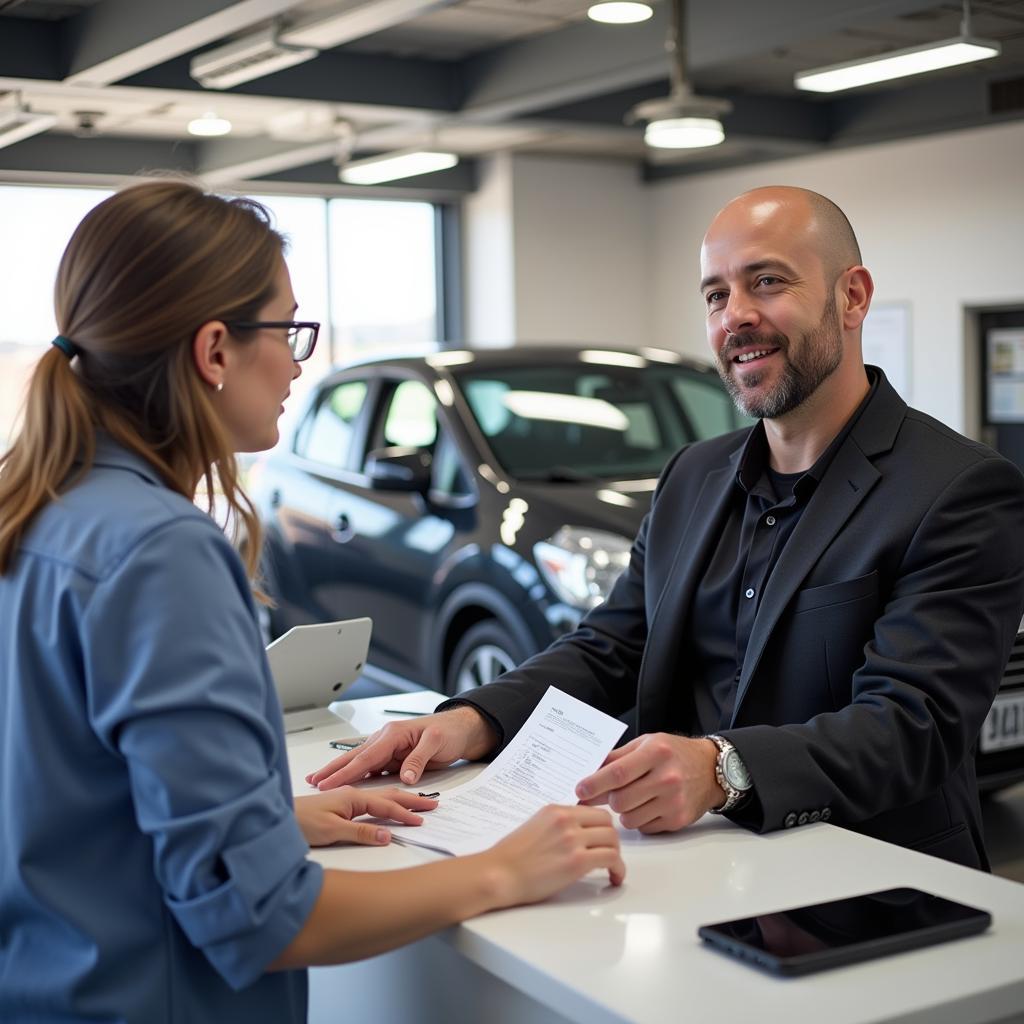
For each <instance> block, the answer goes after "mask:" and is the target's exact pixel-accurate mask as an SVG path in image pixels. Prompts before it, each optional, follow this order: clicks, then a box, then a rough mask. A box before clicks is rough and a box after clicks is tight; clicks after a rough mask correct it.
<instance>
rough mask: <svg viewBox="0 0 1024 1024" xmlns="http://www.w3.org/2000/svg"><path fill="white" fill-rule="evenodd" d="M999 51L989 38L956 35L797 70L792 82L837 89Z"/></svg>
mask: <svg viewBox="0 0 1024 1024" xmlns="http://www.w3.org/2000/svg"><path fill="white" fill-rule="evenodd" d="M1001 52H1002V48H1001V46H1000V45H999V43H997V42H994V41H992V40H989V39H977V38H974V37H970V36H959V37H958V38H956V39H943V40H942V41H941V42H938V43H926V44H925V45H924V46H911V47H909V48H908V49H905V50H892V51H890V52H889V53H882V54H879V55H878V56H877V57H869V58H868V59H867V60H850V61H846V62H845V63H842V64H832V65H829V66H828V67H823V68H814V69H812V70H810V71H800V72H798V73H797V74H796V75H794V77H793V84H794V85H795V86H796V87H797V88H798V89H804V90H806V91H807V92H840V91H841V90H843V89H856V88H857V87H858V86H861V85H873V84H874V83H876V82H887V81H889V80H890V79H893V78H906V77H907V76H908V75H920V74H924V72H926V71H938V70H939V68H952V67H956V66H957V65H959V64H971V63H973V62H974V61H978V60H988V59H989V58H990V57H998V56H999V54H1000V53H1001Z"/></svg>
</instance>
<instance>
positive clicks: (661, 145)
mask: <svg viewBox="0 0 1024 1024" xmlns="http://www.w3.org/2000/svg"><path fill="white" fill-rule="evenodd" d="M724 138H725V129H723V128H722V122H721V121H719V120H718V119H717V118H714V117H669V118H665V119H664V120H661V121H651V123H650V124H649V125H648V126H647V128H646V129H645V131H644V142H646V143H647V145H648V146H654V147H655V148H656V149H702V148H703V147H705V146H717V145H718V144H719V143H720V142H721V141H722V140H723V139H724Z"/></svg>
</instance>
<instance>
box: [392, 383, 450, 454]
mask: <svg viewBox="0 0 1024 1024" xmlns="http://www.w3.org/2000/svg"><path fill="white" fill-rule="evenodd" d="M382 440H383V443H384V445H385V446H388V447H391V446H393V445H395V446H399V447H402V448H428V449H433V447H434V443H435V442H436V441H437V399H436V398H434V394H433V392H432V391H431V390H430V389H429V388H428V387H427V386H426V385H425V384H421V383H420V382H419V381H418V380H404V381H402V383H401V384H399V385H398V386H397V387H396V388H395V390H394V391H393V392H392V393H391V400H390V401H389V402H388V409H387V412H386V413H385V414H384V428H383V435H382Z"/></svg>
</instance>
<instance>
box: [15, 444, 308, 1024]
mask: <svg viewBox="0 0 1024 1024" xmlns="http://www.w3.org/2000/svg"><path fill="white" fill-rule="evenodd" d="M0 808H2V811H0V814H2V830H0V1020H2V1021H4V1022H5V1024H7V1022H14V1021H22V1020H24V1021H33V1022H57V1021H60V1022H67V1021H85V1020H88V1021H103V1022H120V1021H124V1022H132V1024H134V1022H138V1024H165V1022H166V1024H172V1022H182V1024H185V1022H187V1024H196V1022H199V1021H217V1022H218V1024H233V1022H235V1021H246V1022H248V1024H252V1022H259V1021H266V1022H268V1024H271V1022H272V1024H287V1022H289V1021H302V1020H305V1014H306V976H305V972H303V971H297V972H277V973H273V974H265V973H264V968H265V967H266V966H267V964H269V963H270V962H271V961H272V960H274V958H275V957H276V956H277V955H278V954H279V953H280V952H281V951H282V950H283V949H284V948H285V947H286V946H287V945H288V944H289V943H290V941H291V940H292V939H293V938H294V936H295V935H296V934H297V933H298V931H299V929H300V928H301V927H302V925H303V923H304V922H305V920H306V918H307V916H308V915H309V913H310V911H311V910H312V907H313V904H314V903H315V901H316V899H317V896H318V894H319V891H320V886H321V883H322V870H321V868H320V867H319V866H318V865H316V864H314V863H312V862H311V861H309V860H307V859H306V854H307V852H308V847H307V845H306V842H305V840H304V839H303V837H302V834H301V832H300V830H299V828H298V826H297V824H296V822H295V817H294V814H293V810H292V794H291V787H290V784H289V780H288V771H287V764H286V755H285V746H284V730H283V725H282V721H281V712H280V707H279V705H278V702H277V696H276V694H275V691H274V687H273V682H272V679H271V675H270V669H269V667H268V665H267V661H266V656H265V655H264V653H263V647H262V644H261V642H260V636H259V630H258V628H257V625H256V617H255V608H254V605H253V602H252V598H251V596H250V593H249V586H248V583H247V581H246V577H245V571H244V569H243V567H242V564H241V562H240V560H239V558H238V556H237V555H236V553H235V551H234V550H233V549H232V547H231V545H230V544H229V542H228V540H227V538H226V537H225V536H224V534H223V532H222V531H221V530H220V529H219V528H218V527H217V526H216V524H215V523H214V522H213V520H211V519H210V518H209V516H207V515H205V514H204V513H203V512H201V511H200V510H199V509H197V508H196V507H195V506H194V505H193V504H192V503H191V502H190V501H188V500H187V499H186V498H184V497H182V496H181V495H180V494H177V493H175V492H174V491H172V490H170V489H169V488H167V487H166V486H164V485H163V484H162V483H161V481H160V479H159V477H158V476H157V474H156V472H155V471H154V470H153V469H152V468H151V467H150V466H149V465H148V464H147V463H146V462H145V461H144V460H143V459H141V458H139V457H137V456H135V455H133V454H130V453H129V452H127V451H125V450H124V449H122V448H120V447H119V446H117V445H115V444H113V442H111V441H110V440H109V439H108V440H102V439H101V441H100V445H99V449H98V451H97V456H96V462H95V465H94V466H93V467H92V468H91V469H90V471H89V472H88V473H87V475H86V476H85V477H84V478H83V479H82V480H81V481H80V482H78V483H77V484H75V486H73V487H72V488H71V489H70V490H69V491H68V492H67V493H65V494H64V495H63V496H62V497H61V498H60V500H58V501H55V502H52V503H51V504H49V505H48V506H47V507H46V508H45V509H44V510H43V511H42V512H41V513H40V514H39V515H38V517H37V518H36V519H35V521H34V522H33V523H32V525H31V527H30V529H29V532H28V534H27V535H26V537H25V539H24V541H23V543H22V546H21V550H20V552H19V553H18V554H17V556H16V559H15V561H14V563H13V565H12V567H11V569H10V571H9V572H8V573H7V575H5V576H0Z"/></svg>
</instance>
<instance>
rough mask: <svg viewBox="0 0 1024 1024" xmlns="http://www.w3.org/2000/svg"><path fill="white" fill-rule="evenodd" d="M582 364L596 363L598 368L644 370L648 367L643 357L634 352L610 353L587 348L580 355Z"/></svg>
mask: <svg viewBox="0 0 1024 1024" xmlns="http://www.w3.org/2000/svg"><path fill="white" fill-rule="evenodd" d="M579 358H580V362H581V363H596V364H597V365H598V366H635V367H636V368H637V369H638V370H642V369H643V368H644V367H645V366H646V365H647V360H646V359H644V357H643V356H638V355H636V354H635V353H633V352H610V351H605V350H603V349H599V348H593V349H591V348H587V349H584V350H583V351H582V352H581V353H580V357H579Z"/></svg>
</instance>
